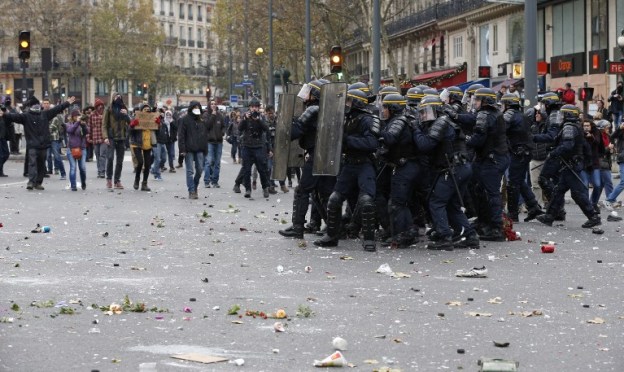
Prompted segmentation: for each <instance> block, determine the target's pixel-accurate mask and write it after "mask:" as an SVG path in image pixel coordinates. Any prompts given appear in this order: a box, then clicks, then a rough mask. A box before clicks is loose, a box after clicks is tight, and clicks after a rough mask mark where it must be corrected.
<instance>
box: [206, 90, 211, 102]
mask: <svg viewBox="0 0 624 372" xmlns="http://www.w3.org/2000/svg"><path fill="white" fill-rule="evenodd" d="M210 94H211V91H210V87H208V88H206V99H207V100H208V104H210Z"/></svg>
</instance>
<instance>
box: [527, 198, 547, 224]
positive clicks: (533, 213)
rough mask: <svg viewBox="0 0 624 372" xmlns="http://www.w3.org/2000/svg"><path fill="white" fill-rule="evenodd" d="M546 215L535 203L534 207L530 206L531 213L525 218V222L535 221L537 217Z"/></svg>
mask: <svg viewBox="0 0 624 372" xmlns="http://www.w3.org/2000/svg"><path fill="white" fill-rule="evenodd" d="M543 214H544V211H543V210H542V208H540V206H539V204H537V203H535V204H534V205H532V206H529V212H528V213H527V216H526V217H525V218H524V222H529V221H532V220H534V219H535V218H536V217H537V216H541V215H543Z"/></svg>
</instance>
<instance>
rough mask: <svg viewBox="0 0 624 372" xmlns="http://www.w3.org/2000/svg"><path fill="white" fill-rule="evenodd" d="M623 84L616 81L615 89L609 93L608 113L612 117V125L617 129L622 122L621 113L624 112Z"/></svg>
mask: <svg viewBox="0 0 624 372" xmlns="http://www.w3.org/2000/svg"><path fill="white" fill-rule="evenodd" d="M623 84H624V83H622V82H621V81H618V83H617V87H616V88H615V89H614V90H613V91H612V92H611V95H610V96H609V99H608V101H609V102H611V106H610V107H609V111H611V114H612V115H613V120H612V123H613V125H614V128H615V129H617V128H618V127H619V125H620V123H621V122H622V112H623V111H624V86H623Z"/></svg>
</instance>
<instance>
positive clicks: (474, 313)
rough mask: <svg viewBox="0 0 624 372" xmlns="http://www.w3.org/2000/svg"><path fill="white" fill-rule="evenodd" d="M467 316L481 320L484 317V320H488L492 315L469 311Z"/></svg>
mask: <svg viewBox="0 0 624 372" xmlns="http://www.w3.org/2000/svg"><path fill="white" fill-rule="evenodd" d="M467 314H468V315H470V316H474V317H482V318H483V317H485V318H489V317H491V316H492V313H480V312H477V311H470V312H468V313H467Z"/></svg>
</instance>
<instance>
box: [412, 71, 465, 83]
mask: <svg viewBox="0 0 624 372" xmlns="http://www.w3.org/2000/svg"><path fill="white" fill-rule="evenodd" d="M455 71H457V69H455V68H449V69H446V70H438V71H431V72H427V73H424V74H422V75H418V76H414V77H413V78H412V82H420V81H427V80H431V79H435V78H437V77H440V76H442V75H446V74H450V73H452V72H455Z"/></svg>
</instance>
